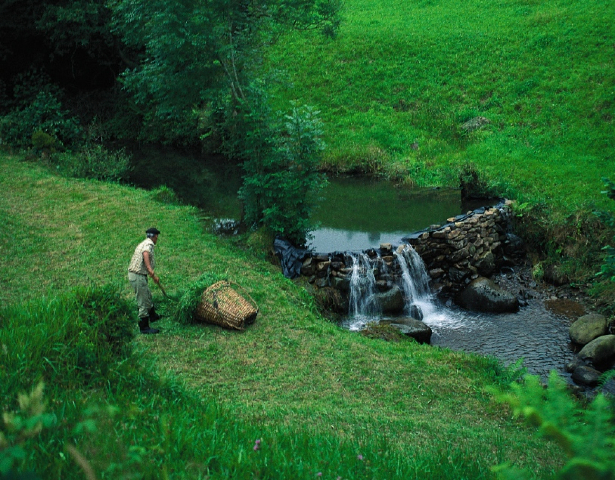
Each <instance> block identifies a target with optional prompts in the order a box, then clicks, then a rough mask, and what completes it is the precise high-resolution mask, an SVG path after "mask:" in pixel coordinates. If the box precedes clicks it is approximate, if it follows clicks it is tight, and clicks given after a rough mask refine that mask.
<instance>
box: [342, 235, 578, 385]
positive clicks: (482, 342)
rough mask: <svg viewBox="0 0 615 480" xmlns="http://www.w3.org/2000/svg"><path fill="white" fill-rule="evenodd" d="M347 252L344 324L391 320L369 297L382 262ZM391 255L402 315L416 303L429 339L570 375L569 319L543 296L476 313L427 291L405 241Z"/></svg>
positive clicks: (537, 370)
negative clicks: (508, 309)
mask: <svg viewBox="0 0 615 480" xmlns="http://www.w3.org/2000/svg"><path fill="white" fill-rule="evenodd" d="M349 255H350V256H351V257H352V258H353V261H354V265H353V269H352V278H351V283H350V289H351V293H350V298H351V302H350V305H351V306H350V310H349V314H348V316H347V318H346V319H344V320H343V322H342V326H343V327H345V328H348V329H350V330H355V331H358V330H362V329H363V328H365V326H366V325H367V324H368V323H371V322H383V321H391V320H395V318H396V317H391V316H385V315H382V313H380V312H379V311H378V310H377V308H376V307H375V302H374V301H373V296H374V295H375V293H376V291H377V288H376V284H375V280H374V278H375V277H374V273H373V271H374V268H377V265H380V264H381V262H374V261H373V260H371V259H370V258H369V257H367V255H364V254H356V253H349ZM395 257H396V260H397V261H398V262H399V264H400V267H401V270H402V275H401V278H400V280H399V283H400V284H399V285H398V286H399V287H400V288H401V289H402V291H403V292H404V297H405V311H404V314H403V315H404V316H408V315H410V314H411V312H412V311H413V309H414V311H416V309H417V308H418V311H419V312H421V314H422V320H423V322H424V323H425V324H426V325H428V326H429V327H430V328H431V329H432V332H433V333H432V337H431V344H432V345H435V346H440V347H447V348H451V349H453V350H463V351H468V352H475V353H479V354H482V355H489V356H493V357H496V358H498V359H499V360H500V361H502V363H503V364H505V365H510V364H512V363H514V362H516V361H518V360H519V359H523V366H524V367H525V368H527V371H528V373H531V374H534V375H540V376H541V377H542V378H543V380H546V379H547V377H548V375H549V372H550V371H551V370H556V371H558V372H559V373H560V374H561V375H562V376H563V377H565V378H567V379H569V378H570V375H569V374H567V373H566V372H565V370H564V368H565V365H566V363H568V362H569V361H571V360H572V359H573V357H574V353H573V351H572V349H571V348H570V346H569V343H570V340H569V338H568V328H569V326H570V323H571V319H570V318H569V317H566V316H564V315H558V314H555V313H553V312H552V311H551V310H549V309H547V308H546V307H545V304H544V298H530V299H529V300H528V302H527V303H528V304H527V306H524V307H522V308H521V310H520V311H519V312H517V313H501V314H487V313H476V312H470V311H467V310H463V309H461V308H458V307H456V306H454V305H452V304H449V305H443V304H442V303H441V302H440V301H439V300H438V299H437V297H436V296H435V295H434V294H433V293H432V292H431V290H430V288H429V276H428V274H427V272H426V270H425V267H424V264H423V261H422V260H421V258H420V256H419V255H418V254H417V253H416V252H415V251H414V249H413V248H412V247H411V246H406V248H404V250H403V251H402V252H401V253H396V254H395ZM502 275H503V276H504V277H506V274H502ZM508 276H509V277H510V276H512V274H508ZM496 280H497V278H496ZM534 296H536V297H539V294H538V293H537V292H534Z"/></svg>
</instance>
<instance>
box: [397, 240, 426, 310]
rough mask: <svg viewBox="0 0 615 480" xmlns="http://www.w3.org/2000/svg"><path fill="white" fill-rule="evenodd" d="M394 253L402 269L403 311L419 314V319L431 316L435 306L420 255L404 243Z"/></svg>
mask: <svg viewBox="0 0 615 480" xmlns="http://www.w3.org/2000/svg"><path fill="white" fill-rule="evenodd" d="M394 255H395V257H396V258H397V262H398V263H399V266H400V268H401V271H402V275H401V286H402V288H403V290H404V295H405V297H406V306H405V313H406V314H407V315H411V316H413V317H417V315H418V314H420V317H419V318H421V319H423V318H425V317H429V316H432V315H433V314H434V313H435V311H436V306H435V304H434V301H433V295H432V293H431V290H430V288H429V275H428V274H427V270H426V269H425V264H424V263H423V260H422V259H421V257H420V255H419V254H418V253H416V250H414V248H412V246H411V245H406V246H405V247H404V248H403V250H401V251H396V252H395V253H394ZM417 312H418V313H417Z"/></svg>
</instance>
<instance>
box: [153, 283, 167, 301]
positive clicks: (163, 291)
mask: <svg viewBox="0 0 615 480" xmlns="http://www.w3.org/2000/svg"><path fill="white" fill-rule="evenodd" d="M156 285H158V286H159V287H160V290H162V294H163V295H164V296H165V297H167V298H168V297H169V296H168V295H167V292H165V290H164V287H163V286H162V284H161V283H160V280H158V281H157V282H156Z"/></svg>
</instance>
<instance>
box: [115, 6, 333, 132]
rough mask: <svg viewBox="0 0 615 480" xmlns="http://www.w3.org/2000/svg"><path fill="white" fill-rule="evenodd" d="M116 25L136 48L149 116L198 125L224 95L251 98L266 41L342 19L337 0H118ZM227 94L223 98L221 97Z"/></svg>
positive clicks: (130, 80)
mask: <svg viewBox="0 0 615 480" xmlns="http://www.w3.org/2000/svg"><path fill="white" fill-rule="evenodd" d="M112 6H113V7H112V8H113V10H114V12H115V15H116V17H115V31H116V33H117V34H118V35H119V34H121V35H122V38H123V40H124V41H125V42H126V43H127V44H129V45H132V46H133V47H134V48H135V49H136V48H140V47H143V48H142V50H141V51H140V55H139V56H138V58H135V63H136V64H138V66H137V67H136V68H132V69H129V70H127V71H125V72H124V74H123V79H124V82H125V86H126V88H127V89H128V90H129V91H130V92H132V93H133V95H134V98H135V100H136V102H137V104H138V105H139V107H140V108H141V111H142V112H143V114H144V116H145V117H146V122H152V123H154V124H156V123H157V122H160V121H163V122H170V123H185V124H187V125H189V126H187V127H186V128H188V129H191V128H195V127H196V125H198V123H199V121H201V122H202V120H203V118H204V116H206V115H207V114H208V113H210V111H211V107H212V105H213V104H215V103H214V102H215V101H216V100H217V101H218V104H219V103H220V101H222V103H224V102H225V101H226V100H230V101H231V102H237V101H239V100H242V101H246V100H248V101H249V99H248V98H247V96H246V92H245V89H246V87H247V85H249V84H250V82H251V81H252V80H253V79H254V77H255V72H256V69H257V68H258V66H259V64H260V57H261V54H262V49H263V47H265V46H266V45H267V44H269V43H271V42H273V41H275V39H276V38H277V37H278V36H279V35H280V33H282V32H283V31H286V30H288V29H305V28H323V29H325V30H326V31H327V32H333V31H334V30H335V29H336V28H337V25H338V23H339V18H338V11H339V4H338V0H265V1H260V2H255V1H250V0H176V1H173V2H169V1H166V0H117V1H115V2H114V3H112ZM221 99H222V100H221Z"/></svg>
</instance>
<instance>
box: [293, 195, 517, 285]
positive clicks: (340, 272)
mask: <svg viewBox="0 0 615 480" xmlns="http://www.w3.org/2000/svg"><path fill="white" fill-rule="evenodd" d="M510 205H511V202H510V201H508V200H507V201H502V202H501V203H499V204H498V205H496V206H494V207H491V208H480V209H477V210H474V211H472V212H468V213H467V214H466V215H459V216H457V217H454V218H449V219H447V222H446V223H445V224H444V225H433V226H431V227H430V228H427V229H425V230H421V231H419V232H415V233H413V234H411V235H408V236H407V237H404V238H402V239H400V240H401V242H402V244H400V245H399V246H398V247H397V248H396V247H394V246H392V245H391V244H382V245H381V246H380V248H379V249H368V250H365V251H364V252H362V253H363V254H365V255H367V256H368V257H369V258H370V259H371V260H372V262H373V269H374V275H375V276H376V283H377V287H378V289H379V290H380V291H386V290H388V289H390V288H392V286H393V285H394V284H395V283H396V282H397V280H398V279H399V276H400V275H401V268H400V265H399V264H398V262H397V257H396V254H395V252H397V253H399V252H401V250H403V248H404V247H405V244H404V243H403V242H405V243H406V244H410V245H412V247H413V248H414V249H415V250H416V252H417V253H418V254H419V255H420V257H421V258H422V259H423V262H424V263H425V266H426V268H427V271H428V273H429V276H430V277H431V279H432V287H433V289H434V290H435V291H440V292H442V293H444V294H455V293H457V292H459V291H461V290H462V289H463V288H464V287H465V286H466V285H468V284H469V283H470V282H471V281H472V280H474V279H476V278H478V277H479V276H489V275H491V274H492V273H493V272H494V271H496V269H498V268H500V267H502V266H503V265H513V264H514V263H515V260H514V257H515V256H516V255H517V254H520V253H521V251H522V246H521V244H520V240H519V238H518V237H516V236H515V235H513V234H511V233H509V232H510V222H511V208H510ZM354 261H355V260H354V257H353V255H351V254H349V253H344V252H333V253H327V254H321V253H312V254H308V256H307V258H306V259H305V260H304V262H303V266H302V268H301V274H302V275H304V276H307V277H309V281H310V283H313V284H314V285H315V286H317V287H319V288H324V287H334V288H337V289H339V290H341V291H347V289H348V286H349V282H350V275H351V271H352V266H353V263H354Z"/></svg>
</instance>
